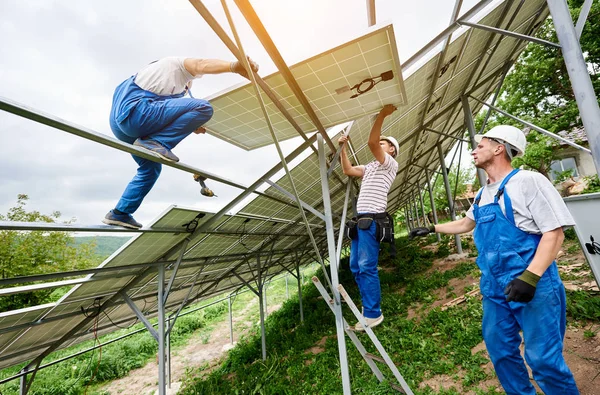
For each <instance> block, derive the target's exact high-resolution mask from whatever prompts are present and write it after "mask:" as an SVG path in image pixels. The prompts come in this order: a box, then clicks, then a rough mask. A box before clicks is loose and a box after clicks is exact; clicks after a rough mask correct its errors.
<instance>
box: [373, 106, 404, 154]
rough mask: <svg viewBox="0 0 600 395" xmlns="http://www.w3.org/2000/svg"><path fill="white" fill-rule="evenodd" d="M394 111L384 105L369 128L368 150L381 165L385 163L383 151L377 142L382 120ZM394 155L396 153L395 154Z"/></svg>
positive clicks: (393, 107) (392, 108) (391, 107)
mask: <svg viewBox="0 0 600 395" xmlns="http://www.w3.org/2000/svg"><path fill="white" fill-rule="evenodd" d="M394 111H396V107H395V106H393V105H391V104H386V105H385V106H383V108H382V109H381V111H380V112H379V114H377V118H375V122H374V123H373V126H372V127H371V133H370V134H369V149H370V150H371V152H372V153H373V156H374V157H375V159H376V160H377V161H378V162H379V163H381V164H383V162H385V151H384V150H383V148H381V145H380V144H379V140H380V137H381V127H382V126H383V120H384V119H385V117H387V116H388V115H390V114H391V113H393V112H394ZM396 154H398V153H397V152H396Z"/></svg>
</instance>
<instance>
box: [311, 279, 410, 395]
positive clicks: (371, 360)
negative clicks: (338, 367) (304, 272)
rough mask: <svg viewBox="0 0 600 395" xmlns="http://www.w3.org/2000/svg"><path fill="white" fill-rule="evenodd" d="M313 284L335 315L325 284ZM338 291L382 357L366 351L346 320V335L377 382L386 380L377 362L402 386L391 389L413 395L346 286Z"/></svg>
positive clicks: (316, 282) (392, 385)
mask: <svg viewBox="0 0 600 395" xmlns="http://www.w3.org/2000/svg"><path fill="white" fill-rule="evenodd" d="M312 282H313V283H314V284H315V286H316V287H317V289H318V290H319V293H320V294H321V296H323V299H324V300H325V301H326V302H327V305H328V306H329V308H330V309H331V311H332V312H333V313H334V314H335V311H334V310H333V308H334V306H333V305H334V303H335V302H334V300H333V298H332V297H331V295H329V293H328V292H327V290H326V289H325V287H323V284H321V282H320V281H319V279H318V278H317V277H316V276H313V278H312ZM337 289H338V291H339V292H340V295H341V296H342V298H344V301H346V304H347V305H348V307H350V310H351V311H352V313H353V314H354V315H355V316H356V318H357V319H358V321H359V322H360V323H361V324H362V325H363V327H364V328H365V333H366V334H367V335H368V336H369V338H370V339H371V341H372V342H373V344H374V345H375V348H376V349H377V351H378V352H379V354H380V355H381V356H378V355H374V354H371V353H369V352H367V350H366V349H365V347H364V346H363V344H362V343H361V341H360V340H359V338H358V336H356V333H354V328H353V327H351V326H350V325H348V322H346V320H345V319H344V331H345V332H346V334H347V335H348V337H349V338H350V340H352V343H353V344H354V346H355V347H356V349H357V350H358V352H359V353H360V355H362V357H363V358H364V360H365V362H366V363H367V365H369V367H370V368H371V371H373V374H374V375H375V377H377V380H379V382H382V381H383V380H385V377H384V375H383V373H382V372H381V370H379V367H378V366H377V364H376V363H375V362H380V363H384V364H386V365H387V367H388V368H390V370H391V371H392V373H393V374H394V377H395V378H396V380H398V383H399V384H400V385H396V384H392V383H390V385H391V387H392V388H393V389H395V390H397V391H399V392H401V393H405V394H407V395H413V392H412V390H411V389H410V387H409V386H408V384H407V383H406V381H405V380H404V377H402V375H401V374H400V372H399V371H398V368H397V367H396V365H395V364H394V362H393V361H392V359H391V358H390V356H389V355H388V353H387V352H386V351H385V349H384V348H383V346H382V345H381V342H380V341H379V339H378V338H377V336H375V333H374V332H373V329H371V328H370V327H369V326H368V325H367V323H366V321H365V318H364V317H363V315H362V314H361V312H360V311H358V308H357V307H356V305H355V304H354V302H353V301H352V299H351V298H350V296H349V295H348V292H346V290H345V289H344V286H343V285H341V284H340V285H338V286H337Z"/></svg>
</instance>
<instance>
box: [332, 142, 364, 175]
mask: <svg viewBox="0 0 600 395" xmlns="http://www.w3.org/2000/svg"><path fill="white" fill-rule="evenodd" d="M338 143H340V144H342V152H340V159H341V161H342V171H343V172H344V174H345V175H347V176H350V177H362V176H363V173H364V171H363V168H362V167H361V166H352V163H350V159H348V154H347V153H346V145H347V144H348V136H344V135H342V136H340V138H339V139H338Z"/></svg>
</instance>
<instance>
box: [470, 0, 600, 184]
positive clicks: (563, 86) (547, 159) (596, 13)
mask: <svg viewBox="0 0 600 395" xmlns="http://www.w3.org/2000/svg"><path fill="white" fill-rule="evenodd" d="M582 4H583V0H569V7H570V9H571V14H572V15H573V20H575V21H576V20H577V18H578V17H579V13H580V10H581V6H582ZM536 36H537V37H539V38H542V39H544V40H548V41H553V42H558V38H557V36H556V31H555V29H554V24H553V22H552V19H551V18H549V19H547V20H546V21H545V22H544V23H543V25H542V26H541V27H540V30H539V31H538V33H537V35H536ZM580 44H581V48H582V50H583V53H584V57H585V60H586V62H587V64H588V70H589V73H590V78H591V80H592V84H593V86H594V89H595V91H596V95H597V96H600V75H599V74H598V72H599V71H600V2H597V1H596V2H594V3H593V5H592V8H591V10H590V14H589V16H588V19H587V22H586V24H585V26H584V29H583V32H582V35H581V40H580ZM496 105H497V106H498V107H499V108H501V109H503V110H505V111H507V112H508V113H510V114H513V115H515V116H517V117H519V118H522V119H524V120H527V121H530V122H532V123H533V124H535V125H537V126H540V127H542V128H544V129H546V130H548V131H550V132H553V133H558V132H560V131H563V130H570V129H572V128H574V127H581V126H583V125H582V122H581V118H580V117H579V111H578V109H577V103H576V101H575V96H574V94H573V90H572V88H571V81H570V80H569V76H568V73H567V68H566V66H565V62H564V59H563V57H562V54H561V51H560V49H558V48H555V47H549V46H546V45H539V44H533V43H532V44H529V45H528V46H527V47H526V49H525V50H524V51H523V53H522V54H521V56H520V57H519V59H518V60H517V62H516V63H515V65H514V67H513V69H512V70H511V72H510V73H509V74H508V75H507V77H506V79H505V81H504V84H503V88H502V91H501V95H500V97H499V98H498V100H497V103H496ZM482 124H483V114H479V116H478V117H477V118H476V126H477V128H478V129H479V128H480V127H481V125H482ZM499 124H509V125H515V126H517V127H519V128H522V126H523V125H522V124H520V123H517V122H516V121H513V120H511V119H509V118H507V117H505V116H503V115H501V114H496V113H493V114H492V116H491V117H490V120H489V122H488V124H487V127H486V128H487V129H488V130H489V128H491V127H493V126H495V125H499ZM527 143H528V144H527V150H526V152H525V155H524V157H522V158H516V159H515V160H514V161H513V165H514V166H516V167H520V166H524V167H525V168H528V169H531V170H536V171H538V172H540V173H542V174H543V175H545V176H546V177H548V176H549V175H550V174H549V171H550V164H551V163H552V161H553V160H555V159H557V153H558V150H559V149H560V146H559V144H558V142H557V140H555V139H552V138H549V137H546V136H544V135H542V134H540V133H538V132H535V131H532V132H530V133H529V134H528V135H527Z"/></svg>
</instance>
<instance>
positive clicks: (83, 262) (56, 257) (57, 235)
mask: <svg viewBox="0 0 600 395" xmlns="http://www.w3.org/2000/svg"><path fill="white" fill-rule="evenodd" d="M28 199H29V197H28V196H27V195H18V197H17V203H16V205H15V206H14V207H12V208H10V209H9V210H8V213H7V214H6V215H3V214H0V220H1V221H20V222H48V223H53V222H57V220H58V219H59V218H60V212H58V211H55V212H53V213H51V214H49V215H48V214H42V213H40V212H39V211H27V210H26V207H25V206H26V205H27V200H28ZM72 241H73V237H72V236H71V235H70V234H69V233H67V232H41V231H32V232H28V231H13V230H3V231H0V276H1V278H13V277H20V276H27V275H33V274H44V273H52V272H60V271H67V270H75V269H83V268H88V267H90V266H91V265H93V264H95V263H96V259H95V256H94V254H93V245H92V244H84V245H80V246H78V247H74V246H72V245H71V244H72ZM20 285H25V284H20ZM52 292H53V289H46V290H40V291H36V292H30V293H24V294H16V295H10V296H6V297H3V298H1V300H0V311H7V310H14V309H17V308H23V307H28V306H34V305H38V304H42V303H46V302H48V301H49V297H50V295H51V294H52Z"/></svg>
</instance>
